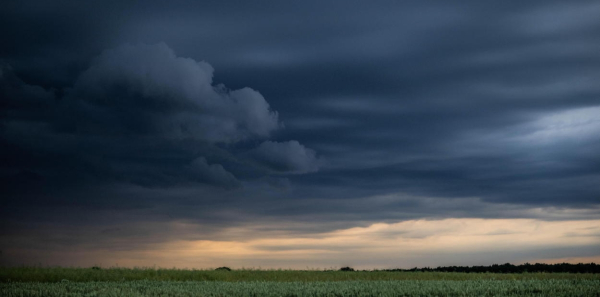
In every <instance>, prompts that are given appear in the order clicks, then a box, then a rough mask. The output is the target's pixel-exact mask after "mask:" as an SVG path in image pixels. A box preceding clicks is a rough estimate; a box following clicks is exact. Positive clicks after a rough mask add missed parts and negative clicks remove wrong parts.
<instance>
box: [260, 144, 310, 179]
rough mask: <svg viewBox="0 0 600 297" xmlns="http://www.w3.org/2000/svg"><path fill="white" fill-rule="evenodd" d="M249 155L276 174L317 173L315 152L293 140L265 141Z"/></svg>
mask: <svg viewBox="0 0 600 297" xmlns="http://www.w3.org/2000/svg"><path fill="white" fill-rule="evenodd" d="M249 154H250V156H251V157H252V158H254V159H255V160H256V161H258V162H259V163H262V164H263V165H265V166H266V167H268V168H269V169H271V170H273V171H276V172H284V173H286V172H287V173H307V172H314V171H317V170H318V168H319V164H318V163H319V160H318V159H317V156H316V155H317V154H316V152H315V151H314V150H311V149H309V148H306V147H305V146H303V145H301V144H300V143H299V142H298V141H295V140H291V141H287V142H273V141H265V142H263V143H261V144H260V145H259V146H258V147H257V148H255V149H253V150H252V151H250V152H249Z"/></svg>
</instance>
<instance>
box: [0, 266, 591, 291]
mask: <svg viewBox="0 0 600 297" xmlns="http://www.w3.org/2000/svg"><path fill="white" fill-rule="evenodd" d="M0 296H597V297H600V275H598V274H567V273H523V274H494V273H444V272H390V271H354V272H343V271H317V270H313V271H297V270H233V271H214V270H177V269H125V268H111V269H90V268H33V267H19V268H0Z"/></svg>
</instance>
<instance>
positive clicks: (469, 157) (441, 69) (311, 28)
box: [0, 0, 600, 266]
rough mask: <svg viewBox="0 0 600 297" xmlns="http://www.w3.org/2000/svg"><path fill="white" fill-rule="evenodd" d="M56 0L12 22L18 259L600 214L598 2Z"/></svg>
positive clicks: (6, 147) (0, 82)
mask: <svg viewBox="0 0 600 297" xmlns="http://www.w3.org/2000/svg"><path fill="white" fill-rule="evenodd" d="M46 2H47V1H43V0H40V1H33V2H27V3H24V2H18V1H11V2H9V3H7V4H5V5H4V7H3V9H2V10H0V33H1V35H2V36H3V41H4V43H6V44H10V45H11V46H4V47H0V65H1V66H0V189H1V190H0V202H2V207H0V217H1V219H0V223H1V224H2V226H1V227H2V228H1V230H0V236H2V238H1V239H2V240H0V242H3V243H4V242H9V243H10V242H13V243H14V247H15V249H17V248H16V247H21V248H23V249H25V248H29V247H32V246H33V248H35V249H41V250H43V248H44V245H45V244H46V243H49V242H52V243H53V244H56V245H57V246H61V247H64V246H76V244H78V243H79V244H85V243H88V242H91V241H94V240H96V239H97V240H98V241H101V242H102V244H106V245H108V246H110V245H111V244H114V243H115V242H118V243H119V244H118V245H119V246H124V247H127V248H129V249H131V250H135V249H142V246H143V245H145V244H149V245H155V244H168V243H169V242H175V241H178V240H192V241H195V240H233V239H235V238H234V237H235V236H239V235H240V234H245V233H247V232H246V231H240V232H239V234H232V233H227V232H223V230H229V229H230V228H234V229H235V228H241V227H243V226H247V225H251V224H254V225H260V226H261V228H262V229H261V230H269V231H272V232H274V233H273V234H275V235H273V236H280V235H281V234H293V235H297V236H298V238H302V236H308V237H315V238H318V237H319V235H320V234H329V233H330V232H334V231H335V230H346V229H351V228H354V227H367V226H371V225H373V224H378V223H384V224H392V225H393V224H396V223H399V222H402V221H407V220H420V219H451V218H454V219H475V218H479V219H506V220H510V219H535V220H539V221H543V222H554V221H578V220H590V219H594V218H596V217H598V215H599V214H600V200H599V197H600V183H599V182H598V181H599V180H600V155H599V154H598V153H597V152H598V151H600V133H599V132H600V121H599V119H598V114H599V109H600V87H599V86H600V84H598V82H599V81H600V58H599V56H598V51H599V49H600V43H599V41H598V36H599V34H600V19H598V18H597V17H596V15H598V13H597V12H598V11H599V9H600V8H599V7H600V6H599V5H598V3H597V1H592V0H589V1H588V0H583V1H577V2H569V3H565V2H564V1H554V0H550V1H537V0H532V1H526V2H524V1H502V2H501V3H499V2H498V3H494V4H493V5H491V4H490V3H488V2H485V1H471V0H465V1H452V2H451V3H450V2H448V1H438V0H431V1H408V2H407V1H401V2H393V1H386V2H376V3H372V2H365V1H353V0H349V1H346V2H345V3H344V5H340V3H339V1H329V0H322V1H310V0H307V1H301V2H294V3H289V2H282V1H267V2H264V1H261V4H258V5H257V4H254V3H252V4H249V3H239V1H236V2H232V1H217V2H214V3H210V5H207V3H205V2H198V1H188V0H181V1H169V2H164V1H146V2H144V5H143V6H139V5H137V4H131V3H127V2H124V1H112V0H107V1H103V2H101V3H100V2H99V3H86V4H85V5H84V4H81V3H78V2H74V1H53V2H52V4H53V5H48V4H47V3H46ZM315 7H319V9H318V10H315ZM307 19H309V20H310V22H307V21H306V20H307ZM203 61H209V62H210V64H208V63H207V62H203ZM214 69H216V70H217V71H216V72H215V71H214ZM225 85H226V86H225ZM247 86H249V87H252V89H250V88H248V87H247ZM255 90H259V91H260V93H259V92H258V91H255ZM283 123H285V129H284V128H283ZM170 224H182V225H185V226H186V228H183V229H180V230H179V231H177V232H168V231H166V230H167V229H168V228H167V227H165V226H169V225H170ZM5 226H8V227H5ZM69 226H77V227H78V228H84V227H85V230H94V232H92V233H93V234H92V233H89V234H92V235H89V234H88V235H85V234H83V233H78V232H81V230H79V231H78V230H76V229H77V228H75V229H69V230H71V231H69V232H65V233H61V232H59V231H57V230H63V229H64V230H67V229H68V227H69ZM83 226H84V227H83ZM144 226H147V227H144ZM82 230H83V229H82ZM103 230H104V231H106V232H104V233H103V232H102V231H103ZM111 230H112V231H111ZM115 230H119V231H115ZM442 231H443V230H441V229H440V232H442ZM45 232H54V233H56V234H55V235H56V236H54V237H52V236H51V237H52V240H45V239H46V238H45V237H44V236H43V235H44V234H45ZM257 232H258V231H257ZM20 234H22V235H23V237H19V236H20ZM86 234H87V233H86ZM98 234H102V235H101V236H100V235H98ZM136 234H140V235H139V236H138V235H136ZM219 234H221V235H222V236H223V237H220V238H219ZM440 234H441V233H440ZM51 235H52V234H51ZM490 236H495V235H490ZM515 236H516V235H515ZM557 236H558V235H557ZM225 237H229V238H225ZM16 238H20V239H19V240H20V241H18V242H17V241H16V240H13V239H16ZM246 239H247V240H250V239H251V238H246ZM514 239H515V245H518V242H520V241H521V240H525V239H522V238H521V237H518V236H516V237H514ZM524 242H525V241H524ZM36 243H37V244H36ZM552 245H555V247H556V248H555V249H553V250H552V249H551V250H549V251H548V252H547V254H545V255H544V257H545V259H552V258H556V259H565V258H569V257H571V258H573V257H577V256H578V255H577V252H572V253H571V254H569V253H568V252H565V250H560V247H559V245H558V244H557V243H556V242H554V241H552ZM7 248H8V247H7ZM7 248H6V249H7ZM144 248H145V247H144ZM0 249H3V250H4V249H5V248H4V247H3V246H0ZM13 250H14V249H13ZM579 251H583V250H579ZM481 253H482V259H483V258H485V256H483V255H484V254H485V250H484V251H482V252H481ZM582 253H583V252H582ZM532 254H533V253H532ZM346 255H350V254H346ZM487 255H489V256H491V254H487ZM514 255H516V254H514ZM521 255H523V254H521ZM596 255H597V254H596ZM584 256H585V257H588V255H583V256H581V257H584ZM592 256H594V255H592ZM448 257H450V256H448ZM523 257H524V258H526V257H525V256H523ZM527 257H529V256H527ZM590 257H591V256H590ZM442 258H443V257H442ZM442 258H440V261H443V260H444V259H448V258H444V259H442ZM529 258H530V259H532V258H531V257H529ZM588 258H589V257H588ZM265 261H266V260H265ZM340 261H341V260H340ZM503 261H512V260H510V259H507V260H503ZM482 264H483V263H482ZM339 265H343V264H342V263H340V264H339ZM416 265H418V264H416ZM265 266H266V265H265Z"/></svg>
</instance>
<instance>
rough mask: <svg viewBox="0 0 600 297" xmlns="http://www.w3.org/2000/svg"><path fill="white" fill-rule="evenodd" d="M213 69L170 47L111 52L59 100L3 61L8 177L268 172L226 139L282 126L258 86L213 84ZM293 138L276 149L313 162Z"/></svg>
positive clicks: (134, 178)
mask: <svg viewBox="0 0 600 297" xmlns="http://www.w3.org/2000/svg"><path fill="white" fill-rule="evenodd" d="M212 76H213V68H212V67H211V66H210V65H209V64H208V63H206V62H196V61H195V60H193V59H190V58H181V57H177V56H176V55H175V53H174V52H173V51H172V50H171V49H170V48H169V47H168V46H167V45H165V44H157V45H124V46H120V47H118V48H115V49H110V50H106V51H105V52H103V53H102V54H101V55H100V56H98V57H97V58H95V59H94V61H93V63H92V65H91V66H90V67H89V69H87V70H86V71H84V72H83V73H82V74H81V75H80V76H79V77H78V79H77V80H76V81H75V83H74V85H73V87H72V88H68V89H66V90H65V91H64V95H63V96H62V97H61V98H58V97H57V96H55V94H54V92H52V91H46V90H44V89H43V88H41V87H39V86H33V85H29V84H26V83H24V82H23V81H22V80H20V79H19V78H18V77H16V76H15V74H14V73H13V71H12V69H11V68H10V67H9V66H4V67H3V68H2V106H3V112H2V128H3V129H2V136H3V137H2V138H3V142H4V143H5V147H3V153H4V157H5V158H6V160H7V162H6V163H5V164H7V165H8V166H4V168H3V172H2V174H3V176H4V184H6V186H7V187H10V188H14V189H13V191H12V192H13V193H21V192H22V189H23V188H22V186H19V184H27V183H28V181H30V182H31V183H30V184H29V185H24V186H25V187H27V186H31V184H35V183H38V184H39V183H46V184H48V186H51V187H52V188H58V189H57V190H59V189H60V188H61V187H62V188H68V187H70V185H71V184H72V183H80V182H82V181H81V179H82V178H83V179H84V180H86V179H87V180H88V181H89V182H92V183H98V182H100V183H107V182H125V183H134V184H140V185H144V186H147V187H155V186H159V187H161V186H175V185H182V184H186V183H194V182H199V183H206V184H211V185H215V186H218V187H224V188H234V187H239V186H241V183H240V181H239V180H238V179H237V178H236V177H235V175H234V173H232V172H229V171H228V170H227V169H226V168H224V167H223V165H221V164H219V163H216V162H223V163H228V164H227V166H231V167H233V169H234V170H235V169H236V167H237V168H238V170H244V169H243V167H244V166H246V167H248V166H249V167H248V168H247V169H245V170H246V171H248V170H250V171H251V172H252V171H253V172H254V174H255V177H256V176H260V175H261V174H262V173H261V172H262V171H263V170H261V169H259V168H253V166H252V165H244V164H243V162H241V161H238V160H237V157H236V156H235V152H233V151H232V150H228V149H227V146H231V145H233V144H235V143H242V142H245V141H248V140H251V139H258V140H260V139H265V138H267V137H269V135H270V134H271V133H272V132H273V131H274V130H276V129H279V128H281V124H280V122H279V120H278V115H277V112H275V111H272V110H271V109H270V106H269V104H268V103H267V101H266V100H265V99H264V98H263V97H262V95H261V94H260V93H258V92H257V91H255V90H252V89H250V88H243V89H239V90H228V89H227V88H226V87H225V86H223V85H213V82H212ZM294 144H296V145H297V146H299V147H300V148H301V150H302V151H294V150H286V147H285V146H284V147H283V148H282V149H279V150H275V151H274V152H272V153H277V154H278V155H277V156H278V157H279V158H284V159H285V158H286V155H288V154H289V155H290V156H289V158H291V159H292V160H293V159H297V158H298V156H297V155H298V154H299V153H305V152H309V153H312V155H310V154H309V155H308V157H305V159H306V160H304V159H301V160H300V161H301V162H302V161H304V162H311V161H313V160H311V159H310V158H309V157H312V158H314V152H313V151H310V150H309V149H306V148H304V147H303V146H301V145H300V144H299V143H298V142H294ZM245 146H248V145H245ZM207 158H210V159H211V160H208V159H207ZM294 165H296V163H294ZM301 165H303V164H301ZM305 166H312V164H308V165H305ZM239 167H242V169H240V168H239ZM310 169H312V168H310ZM289 170H295V171H302V170H304V171H310V170H307V168H304V167H302V168H290V169H289ZM85 176H87V177H85ZM84 177H85V178H84ZM15 180H18V181H19V182H17V183H16V184H17V186H16V188H15V186H14V184H15V183H14V181H15ZM11 184H13V185H11ZM45 191H46V193H36V194H37V195H47V194H48V189H46V190H45ZM10 200H13V201H15V200H18V199H14V197H13V199H10Z"/></svg>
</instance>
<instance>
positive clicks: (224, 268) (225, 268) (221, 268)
mask: <svg viewBox="0 0 600 297" xmlns="http://www.w3.org/2000/svg"><path fill="white" fill-rule="evenodd" d="M215 270H222V271H231V268H229V267H225V266H223V267H219V268H217V269H215Z"/></svg>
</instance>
